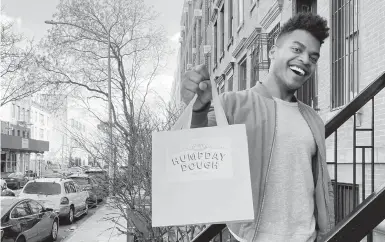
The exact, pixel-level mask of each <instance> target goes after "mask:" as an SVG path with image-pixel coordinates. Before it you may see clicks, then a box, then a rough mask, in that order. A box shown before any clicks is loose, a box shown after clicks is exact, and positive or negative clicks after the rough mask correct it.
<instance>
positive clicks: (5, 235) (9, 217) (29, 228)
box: [0, 197, 59, 242]
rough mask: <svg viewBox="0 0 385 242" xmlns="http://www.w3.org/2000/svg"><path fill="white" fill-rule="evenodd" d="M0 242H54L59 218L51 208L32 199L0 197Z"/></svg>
mask: <svg viewBox="0 0 385 242" xmlns="http://www.w3.org/2000/svg"><path fill="white" fill-rule="evenodd" d="M0 201H1V206H0V207H1V241H2V242H11V241H12V242H14V241H16V242H26V241H28V242H35V241H42V240H46V239H49V240H50V241H55V240H56V239H57V235H58V231H59V218H58V215H57V213H55V212H54V211H53V209H52V208H46V207H44V206H42V205H41V204H40V203H39V202H37V201H34V200H32V199H24V198H18V197H1V198H0Z"/></svg>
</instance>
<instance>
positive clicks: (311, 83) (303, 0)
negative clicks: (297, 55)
mask: <svg viewBox="0 0 385 242" xmlns="http://www.w3.org/2000/svg"><path fill="white" fill-rule="evenodd" d="M293 4H294V8H293V10H294V14H296V13H302V12H312V13H317V0H295V1H293ZM296 96H297V98H298V99H299V100H300V101H302V102H303V103H305V104H307V105H309V106H310V107H312V108H313V109H315V110H316V111H318V85H317V68H316V71H315V73H314V74H313V75H312V76H311V77H310V78H309V80H308V81H307V82H306V83H305V84H304V85H303V86H302V87H301V88H300V89H299V90H298V91H297V94H296Z"/></svg>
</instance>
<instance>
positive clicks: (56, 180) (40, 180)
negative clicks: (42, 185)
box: [28, 178, 71, 183]
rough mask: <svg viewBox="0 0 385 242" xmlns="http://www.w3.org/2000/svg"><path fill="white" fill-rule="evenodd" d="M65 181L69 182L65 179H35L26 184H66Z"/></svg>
mask: <svg viewBox="0 0 385 242" xmlns="http://www.w3.org/2000/svg"><path fill="white" fill-rule="evenodd" d="M66 181H71V180H70V179H65V178H37V179H35V180H33V181H29V182H28V183H31V182H52V183H54V182H56V183H62V182H66Z"/></svg>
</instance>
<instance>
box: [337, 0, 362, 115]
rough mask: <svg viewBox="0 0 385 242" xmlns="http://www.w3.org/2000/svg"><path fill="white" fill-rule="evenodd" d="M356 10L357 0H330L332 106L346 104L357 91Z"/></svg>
mask: <svg viewBox="0 0 385 242" xmlns="http://www.w3.org/2000/svg"><path fill="white" fill-rule="evenodd" d="M345 2H346V3H345ZM358 13H359V11H358V0H355V1H352V0H347V1H332V25H331V30H332V33H331V37H332V83H331V103H332V104H331V106H332V108H338V107H340V106H343V105H345V104H347V103H348V102H350V101H351V100H352V99H353V98H354V97H355V96H356V95H357V93H358V83H359V80H358V77H359V76H358V73H359V66H358V42H359V30H358V22H359V19H358V18H359V14H358Z"/></svg>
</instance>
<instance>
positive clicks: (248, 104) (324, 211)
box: [191, 83, 335, 241]
mask: <svg viewBox="0 0 385 242" xmlns="http://www.w3.org/2000/svg"><path fill="white" fill-rule="evenodd" d="M219 97H220V100H221V103H222V107H223V109H224V111H225V114H226V117H227V120H228V122H229V124H230V125H231V124H245V125H246V133H247V139H248V146H249V147H248V148H249V160H250V170H251V171H250V174H251V186H252V193H253V206H254V213H255V220H254V221H253V222H245V223H229V224H227V226H228V227H229V228H230V230H231V232H233V233H235V234H236V235H237V236H238V237H240V238H243V239H245V240H246V241H255V238H256V234H257V233H258V229H259V226H260V223H261V214H262V209H263V207H264V206H263V203H264V199H265V188H266V183H267V177H268V175H269V170H270V163H271V157H272V152H273V150H274V143H275V138H276V130H277V127H276V126H277V119H276V117H277V113H276V112H277V106H276V103H275V101H274V99H273V98H272V96H271V94H270V93H269V91H268V90H267V89H266V87H265V86H264V85H263V84H261V83H257V84H256V85H255V86H254V87H253V88H251V89H248V90H243V91H238V92H227V93H222V94H221V95H220V96H219ZM298 107H299V110H300V112H301V114H302V116H303V117H304V119H305V120H306V122H307V123H308V125H309V128H310V130H311V132H312V134H313V137H314V140H315V142H316V146H317V152H316V155H314V157H313V159H312V171H313V178H314V187H315V189H314V191H315V192H314V203H315V206H314V207H315V209H314V215H315V218H316V230H317V241H321V239H322V237H323V236H325V234H326V233H327V232H329V231H330V230H331V229H332V228H333V227H334V225H335V224H334V193H333V187H332V185H331V180H330V177H329V172H328V169H327V164H326V147H325V126H324V123H323V121H322V119H321V118H320V117H319V116H318V114H317V113H316V112H315V111H314V110H313V109H312V108H311V107H309V106H307V105H305V104H304V103H302V102H300V101H298ZM215 125H216V120H215V114H214V109H213V108H212V107H210V106H208V107H207V108H206V109H205V110H202V111H200V112H193V115H192V120H191V127H192V128H197V127H207V126H215ZM288 128H290V127H288ZM277 229H279V228H277Z"/></svg>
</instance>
